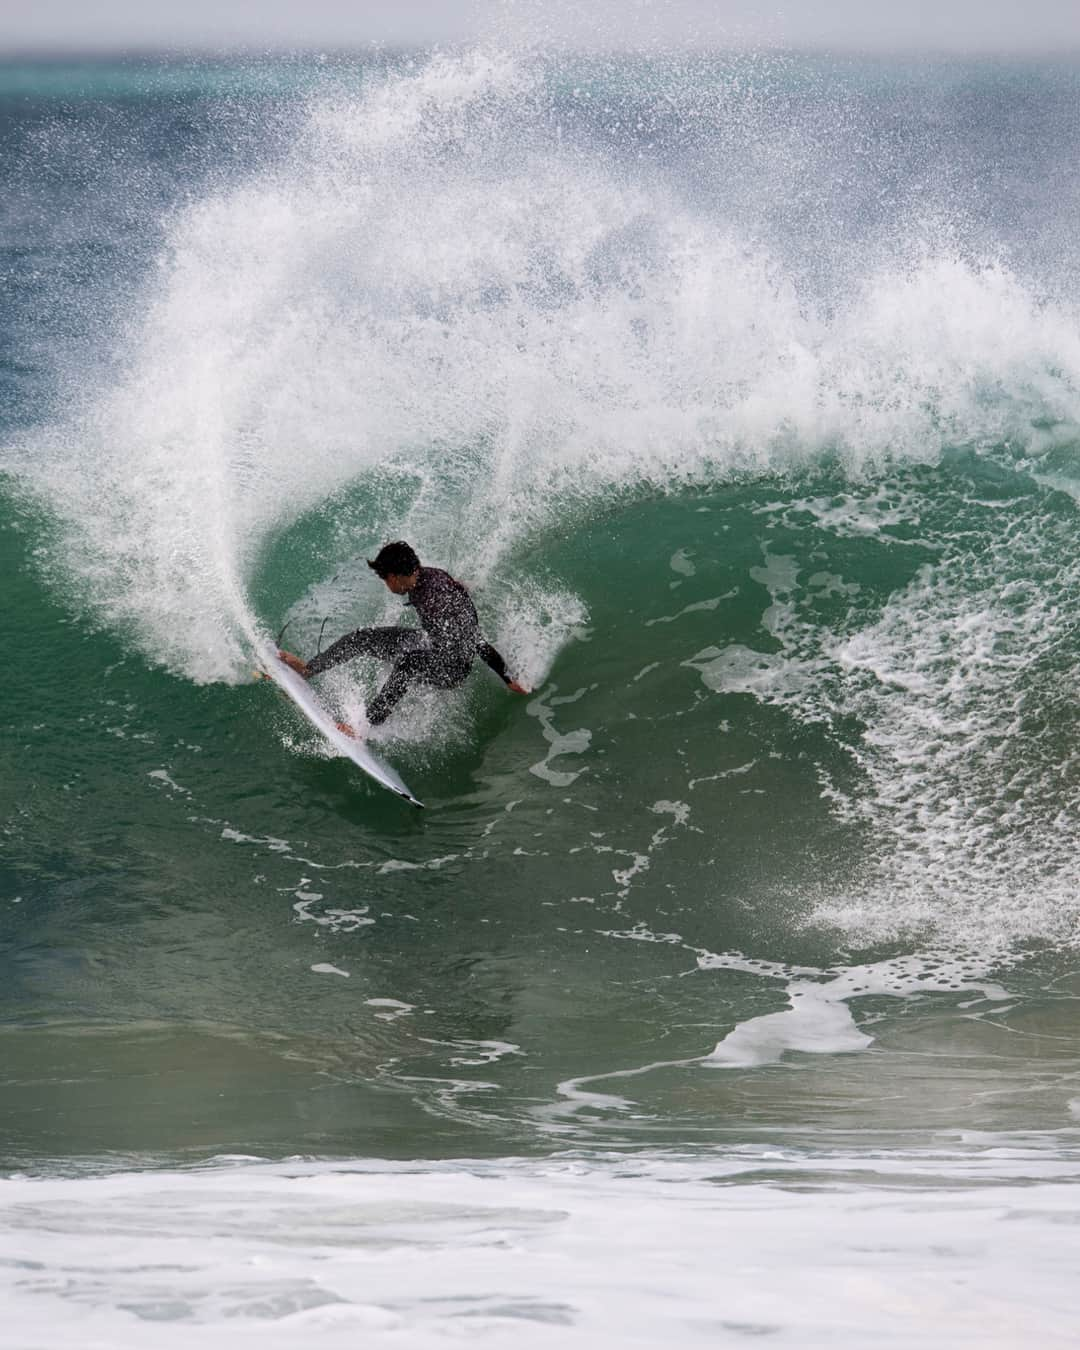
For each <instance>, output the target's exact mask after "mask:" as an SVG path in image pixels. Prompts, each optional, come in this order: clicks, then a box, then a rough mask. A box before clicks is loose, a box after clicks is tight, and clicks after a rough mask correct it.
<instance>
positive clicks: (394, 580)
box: [367, 539, 420, 595]
mask: <svg viewBox="0 0 1080 1350" xmlns="http://www.w3.org/2000/svg"><path fill="white" fill-rule="evenodd" d="M367 565H368V566H369V567H370V568H371V570H372V571H373V572H374V573H375V574H376V575H377V576H380V577H382V579H383V581H385V582H386V584H387V586H389V588H390V589H391V590H392V591H393V592H394V594H395V595H404V594H405V593H406V591H411V590H412V588H413V587H414V586H415V585H416V581H417V578H418V577H419V575H420V559H419V558H418V557H417V556H416V554H415V552H414V551H413V549H412V548H411V547H410V546H409V545H408V544H406V543H405V541H404V540H403V539H398V540H396V541H395V542H394V543H392V544H384V545H383V546H382V548H381V549H379V551H378V553H377V554H376V555H375V557H374V558H369V559H368V560H367Z"/></svg>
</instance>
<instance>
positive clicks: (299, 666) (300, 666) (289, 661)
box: [278, 651, 311, 680]
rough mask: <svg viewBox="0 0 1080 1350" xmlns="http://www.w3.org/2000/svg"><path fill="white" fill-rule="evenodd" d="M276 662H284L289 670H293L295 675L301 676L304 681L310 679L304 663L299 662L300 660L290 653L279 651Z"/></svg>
mask: <svg viewBox="0 0 1080 1350" xmlns="http://www.w3.org/2000/svg"><path fill="white" fill-rule="evenodd" d="M278 660H279V661H284V662H285V664H286V665H287V666H288V667H289V669H290V670H295V671H296V673H297V675H302V676H303V677H304V679H305V680H308V679H310V678H311V675H310V673H309V671H308V668H307V664H306V662H304V661H301V660H300V658H299V657H298V656H294V655H293V654H292V652H281V651H279V652H278Z"/></svg>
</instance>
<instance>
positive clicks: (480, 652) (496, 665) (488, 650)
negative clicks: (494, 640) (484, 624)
mask: <svg viewBox="0 0 1080 1350" xmlns="http://www.w3.org/2000/svg"><path fill="white" fill-rule="evenodd" d="M476 654H477V656H479V657H480V659H481V661H483V662H484V664H485V665H488V666H490V667H491V669H492V670H493V671H494V672H495V674H496V675H498V677H499V679H500V680H502V682H503V684H505V685H506V687H507V689H509V690H510V691H511V693H514V694H527V693H528V692H529V691H528V690H527V689H526V688H524V687H523V686H522V685H520V684H518V682H517V680H514V679H511V678H510V672H509V671H508V670H507V669H506V662H505V661H504V660H503V659H502V657H501V656H500V655H499V653H498V652H497V651H496V650H495V648H494V647H493V646H492V645H491V643H490V642H481V643H479V644H478V646H477V648H476Z"/></svg>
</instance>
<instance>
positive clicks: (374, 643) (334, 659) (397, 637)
mask: <svg viewBox="0 0 1080 1350" xmlns="http://www.w3.org/2000/svg"><path fill="white" fill-rule="evenodd" d="M422 640H423V634H422V633H421V632H419V631H418V630H417V629H415V628H357V629H356V631H355V632H352V633H346V634H345V636H344V637H341V638H338V640H337V641H336V642H333V643H331V644H330V646H329V647H327V649H326V651H324V652H320V653H319V655H318V656H313V657H312V658H311V660H310V661H309V662H308V663H307V668H308V675H309V676H310V675H321V674H322V672H323V671H324V670H329V669H330V667H331V666H339V665H341V663H342V661H351V660H352V659H353V657H356V656H374V657H375V658H376V659H377V660H379V661H393V660H395V659H396V658H397V657H398V656H401V655H403V654H404V653H405V652H407V651H409V650H410V649H411V648H413V647H415V646H416V645H417V643H418V642H420V641H422Z"/></svg>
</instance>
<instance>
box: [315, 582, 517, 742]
mask: <svg viewBox="0 0 1080 1350" xmlns="http://www.w3.org/2000/svg"><path fill="white" fill-rule="evenodd" d="M405 603H406V604H407V605H412V607H413V609H415V610H416V612H417V614H418V615H419V616H420V627H419V628H358V629H357V630H356V631H355V632H354V633H346V634H345V636H344V637H343V638H338V640H337V642H335V643H333V645H332V646H329V647H327V649H326V651H324V652H321V653H320V654H319V655H318V656H314V657H312V659H311V660H310V661H309V662H308V663H307V668H308V674H309V675H319V674H321V673H322V672H323V671H324V670H329V669H330V667H331V666H337V665H340V664H341V662H342V661H351V660H352V659H353V657H354V656H361V655H363V656H374V657H377V658H378V659H379V660H381V661H393V663H394V668H393V670H392V671H391V672H390V676H389V678H388V679H387V681H386V683H385V684H384V685H383V687H382V688H381V689H380V690H379V692H378V694H377V695H376V696H375V697H374V698H373V699H372V700H371V705H370V706H369V708H368V721H369V722H370V723H371V724H372V726H378V725H379V723H380V722H385V721H386V719H387V718H388V717H389V716H390V714H391V713H392V712H393V710H394V708H395V707H396V706H397V705H398V703H399V702H400V701H401V699H402V698H403V696H404V694H405V691H406V690H407V689H408V687H409V685H410V684H430V685H434V686H435V688H437V689H453V688H454V687H455V686H456V685H459V684H460V683H461V682H462V680H464V679H465V677H466V675H468V673H469V671H470V670H471V669H472V663H473V661H474V660H475V659H476V658H477V657H478V656H479V657H480V658H481V660H483V661H485V662H487V664H488V665H489V666H490V667H491V669H492V670H493V671H494V672H495V674H496V675H498V676H499V678H500V679H501V680H502V681H503V682H504V683H505V684H509V683H510V676H509V675H508V674H507V671H506V662H505V661H504V660H503V659H502V657H501V656H500V655H499V653H498V652H497V651H496V650H495V648H494V647H493V646H492V645H491V644H490V643H489V642H485V641H484V639H483V638H482V637H481V636H480V621H479V619H478V618H477V617H476V607H475V605H474V604H473V602H472V600H471V599H470V597H469V592H468V591H467V590H466V589H465V587H464V586H463V585H462V584H461V582H460V581H455V580H454V578H453V577H452V576H450V574H449V573H448V572H444V571H443V570H442V569H441V568H439V567H421V569H420V576H419V577H418V578H417V581H416V585H415V586H414V587H413V588H412V590H411V591H409V593H408V597H407V599H406V601H405Z"/></svg>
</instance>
